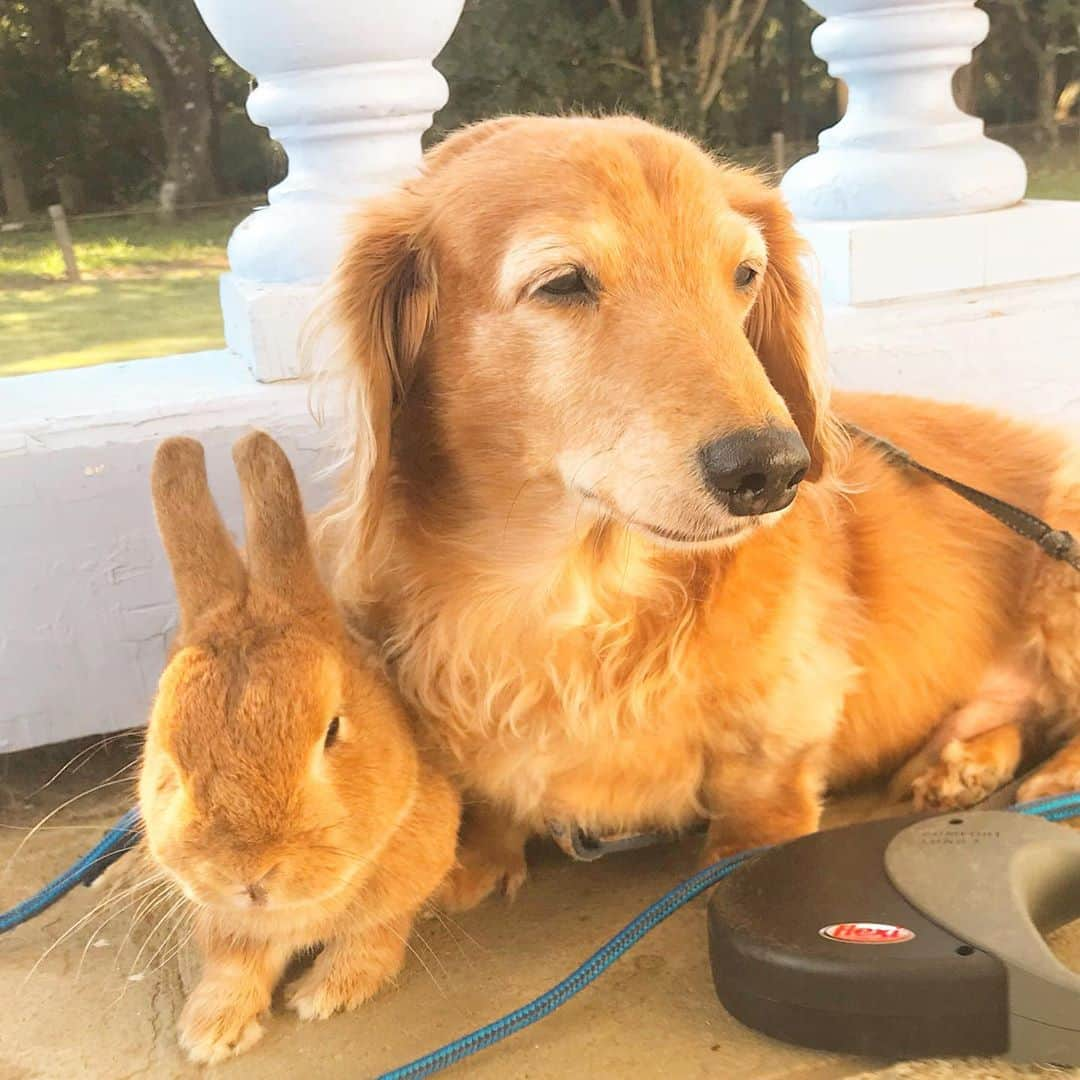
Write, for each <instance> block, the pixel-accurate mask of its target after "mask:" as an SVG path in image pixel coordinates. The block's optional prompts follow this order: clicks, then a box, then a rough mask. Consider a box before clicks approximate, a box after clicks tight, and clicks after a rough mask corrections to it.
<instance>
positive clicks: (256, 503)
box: [139, 432, 459, 1062]
mask: <svg viewBox="0 0 1080 1080" xmlns="http://www.w3.org/2000/svg"><path fill="white" fill-rule="evenodd" d="M234 458H235V462H236V467H237V470H238V472H239V474H240V478H241V483H242V487H243V491H244V504H245V521H246V532H247V557H246V565H245V562H244V561H242V559H241V556H240V554H239V553H238V551H237V550H236V548H235V546H234V545H233V543H232V541H231V540H230V538H229V536H228V533H227V532H226V530H225V527H224V525H223V523H222V521H221V518H220V517H219V515H218V512H217V509H216V507H215V506H214V503H213V500H212V498H211V495H210V492H209V489H208V487H207V481H206V472H205V466H204V461H203V451H202V447H201V446H200V445H199V444H198V443H197V442H194V441H193V440H190V439H169V440H168V441H166V442H165V443H163V444H162V445H161V447H160V448H159V450H158V453H157V457H156V459H155V461H154V469H153V492H154V504H155V509H156V512H157V517H158V524H159V528H160V531H161V535H162V538H163V540H164V543H165V548H166V551H167V553H168V556H169V560H170V562H171V564H172V567H173V575H174V578H175V582H176V589H177V594H178V598H179V602H180V611H181V627H180V633H179V637H178V640H177V642H176V644H175V647H174V651H173V653H172V656H171V659H170V660H169V664H168V667H167V668H166V670H165V673H164V675H163V676H162V679H161V683H160V687H159V689H158V694H157V698H156V701H155V704H154V708H153V712H152V715H151V718H150V726H149V731H148V734H147V739H146V751H145V760H144V763H143V767H142V773H141V776H140V781H139V798H140V804H141V807H142V813H143V818H144V822H145V830H146V840H147V845H148V849H149V853H150V856H151V857H152V858H153V860H154V861H155V862H156V863H157V864H158V865H159V866H160V867H162V868H163V869H164V870H165V871H166V872H167V873H168V875H169V876H170V877H171V878H172V879H174V880H175V882H176V883H177V884H178V885H179V887H180V889H181V890H182V891H183V892H184V894H185V895H186V896H187V898H188V899H189V900H190V902H191V903H192V904H193V905H195V909H196V910H195V926H196V931H195V934H196V941H197V942H198V944H199V946H200V949H201V952H202V955H203V960H204V967H203V972H202V979H201V982H200V983H199V985H198V986H197V988H196V989H195V990H194V992H193V993H192V995H191V997H190V999H189V1000H188V1002H187V1004H186V1006H185V1009H184V1012H183V1014H182V1017H181V1020H180V1040H181V1042H182V1044H183V1046H184V1047H185V1049H186V1050H187V1051H188V1053H189V1055H190V1056H191V1057H192V1058H193V1059H194V1060H196V1061H200V1062H213V1061H217V1060H220V1059H222V1058H224V1057H226V1056H228V1055H230V1054H232V1053H238V1052H240V1051H242V1050H244V1049H246V1048H247V1047H249V1046H250V1045H251V1044H252V1043H253V1042H254V1041H255V1040H256V1039H257V1038H258V1037H259V1035H260V1034H261V1026H260V1023H259V1016H260V1014H261V1013H263V1012H264V1011H265V1010H266V1009H267V1008H268V1007H269V1004H270V997H271V993H272V991H273V989H274V987H275V985H276V984H277V982H278V981H279V980H280V979H281V977H282V974H283V972H284V970H285V966H286V964H287V962H288V961H289V959H290V957H292V956H293V955H294V954H295V953H296V952H297V951H298V950H302V949H305V948H308V947H310V946H313V945H316V944H320V943H321V944H322V945H323V946H324V947H323V949H322V952H321V953H320V955H319V956H318V958H317V959H316V960H315V962H314V964H313V965H312V967H311V968H310V970H308V971H307V973H306V974H304V975H303V976H302V977H301V978H300V979H299V981H298V982H297V983H296V985H295V986H293V987H292V988H291V991H290V994H289V997H288V1000H289V1004H290V1005H291V1006H292V1008H294V1009H296V1010H297V1012H298V1013H299V1014H300V1015H301V1016H303V1017H322V1016H328V1015H330V1014H331V1013H333V1012H335V1011H336V1010H338V1009H347V1008H351V1007H353V1006H355V1005H358V1004H359V1003H360V1002H362V1001H364V1000H365V999H367V998H369V997H370V996H371V995H372V994H374V993H375V992H376V990H377V989H378V988H379V987H380V985H382V984H383V983H384V982H385V981H386V980H387V979H389V978H391V977H393V976H394V975H395V974H396V973H397V971H398V970H399V969H400V967H401V965H402V962H403V959H404V955H405V950H406V943H407V941H408V937H409V933H410V929H411V926H412V922H413V919H414V917H415V915H416V913H417V911H418V909H419V908H420V907H421V906H422V905H423V904H424V903H425V902H426V901H427V899H428V898H429V897H430V896H431V894H432V893H433V892H434V891H435V889H436V888H437V887H438V885H439V884H440V882H441V881H442V880H443V878H444V877H445V876H446V874H447V872H448V871H449V869H450V867H451V865H452V863H453V859H454V844H455V839H456V833H457V823H458V816H459V805H458V798H457V795H456V793H455V791H454V790H453V788H452V787H451V785H450V783H449V782H448V781H447V780H446V779H445V778H444V777H443V776H442V775H441V774H440V773H438V772H437V771H436V770H435V769H434V768H433V767H432V766H431V765H430V764H428V763H427V762H426V761H425V760H424V759H423V758H422V757H421V755H420V753H419V752H418V749H417V746H416V744H415V742H414V739H413V736H412V733H411V731H410V727H409V722H408V720H407V717H406V715H405V713H404V711H403V709H402V706H401V704H400V703H399V701H398V699H397V698H396V696H395V694H394V692H393V690H392V688H391V687H390V686H389V685H388V684H387V683H386V682H385V681H384V679H383V677H382V676H381V675H380V674H378V673H377V671H376V670H375V668H374V667H373V666H372V665H371V664H370V663H369V662H368V660H367V658H366V657H365V655H364V654H363V653H362V652H361V650H360V647H359V646H358V645H357V644H356V643H355V642H353V641H352V640H351V639H350V637H349V635H348V634H347V633H346V631H345V628H344V626H343V624H342V622H341V620H340V618H339V616H338V614H337V612H336V611H335V609H334V607H333V605H332V603H331V601H330V598H329V595H328V594H327V592H326V590H325V589H324V587H323V585H322V583H321V581H320V580H319V577H318V574H317V572H316V568H315V565H314V562H313V559H312V556H311V553H310V551H309V547H308V538H307V530H306V525H305V522H304V517H303V509H302V506H301V502H300V495H299V492H298V490H297V486H296V481H295V479H294V477H293V473H292V469H291V468H290V466H289V463H288V460H287V459H286V457H285V455H284V453H283V452H282V450H281V449H280V447H278V446H277V444H276V443H275V442H273V440H271V439H270V438H269V437H268V436H267V435H264V434H262V433H259V432H256V433H254V434H252V435H250V436H248V437H246V438H245V439H244V440H242V441H241V442H240V443H238V444H237V446H236V448H235V450H234Z"/></svg>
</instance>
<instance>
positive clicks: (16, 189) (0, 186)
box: [0, 130, 30, 221]
mask: <svg viewBox="0 0 1080 1080" xmlns="http://www.w3.org/2000/svg"><path fill="white" fill-rule="evenodd" d="M0 192H2V193H3V196H4V206H5V207H6V209H7V216H8V217H9V218H11V219H12V220H13V221H25V220H26V219H27V218H28V217H29V216H30V197H29V196H28V195H27V194H26V181H25V179H24V178H23V171H22V163H21V162H20V160H19V148H18V146H17V145H16V143H15V140H14V139H13V138H12V137H11V136H10V135H8V133H7V132H6V131H3V130H0Z"/></svg>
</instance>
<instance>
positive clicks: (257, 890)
mask: <svg viewBox="0 0 1080 1080" xmlns="http://www.w3.org/2000/svg"><path fill="white" fill-rule="evenodd" d="M244 891H245V892H246V893H247V895H248V899H250V900H251V903H252V905H253V906H254V907H259V906H261V905H262V904H265V903H266V886H265V885H263V884H262V883H261V882H258V881H253V882H251V884H250V885H247V886H246V887H245V889H244Z"/></svg>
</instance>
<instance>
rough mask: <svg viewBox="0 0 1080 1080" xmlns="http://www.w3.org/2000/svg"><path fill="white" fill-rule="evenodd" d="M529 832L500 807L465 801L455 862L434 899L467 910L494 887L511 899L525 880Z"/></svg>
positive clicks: (451, 907)
mask: <svg viewBox="0 0 1080 1080" xmlns="http://www.w3.org/2000/svg"><path fill="white" fill-rule="evenodd" d="M530 832H531V829H529V827H528V826H527V825H523V824H521V822H519V821H515V820H514V818H513V817H512V816H511V815H510V813H509V811H507V810H504V809H502V808H501V807H498V806H495V805H493V804H492V803H487V802H467V803H466V806H465V812H464V816H463V818H462V821H461V832H460V834H459V837H458V852H457V865H456V866H455V867H454V869H453V870H451V871H450V874H449V876H448V877H447V879H446V881H445V882H444V883H443V886H442V888H441V890H440V891H439V894H438V896H437V897H436V900H437V903H439V904H440V905H441V906H442V907H445V908H446V909H447V910H448V911H467V910H468V909H469V908H471V907H475V906H476V905H477V904H479V903H480V901H481V900H484V899H486V898H487V897H488V896H490V895H491V894H492V893H493V892H495V891H496V890H499V891H500V892H502V894H503V895H504V896H507V897H509V898H511V899H512V898H513V896H514V894H515V893H516V892H517V891H518V889H520V888H521V886H522V884H524V882H525V874H526V866H525V842H526V840H528V838H529V833H530Z"/></svg>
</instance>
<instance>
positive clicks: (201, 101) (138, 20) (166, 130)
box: [97, 0, 218, 203]
mask: <svg viewBox="0 0 1080 1080" xmlns="http://www.w3.org/2000/svg"><path fill="white" fill-rule="evenodd" d="M97 2H98V6H99V9H100V10H101V11H102V12H104V13H105V14H107V15H108V16H110V17H111V19H112V21H113V23H114V24H115V26H116V30H117V33H118V34H119V37H120V40H121V41H122V43H123V45H124V47H125V49H126V50H127V52H128V53H129V54H130V56H131V58H132V59H133V60H134V61H135V62H136V63H137V64H138V65H139V67H140V68H142V70H143V73H144V74H145V75H146V78H147V80H148V81H149V83H150V86H151V87H152V89H153V91H154V98H155V100H156V103H157V108H158V115H159V117H160V121H161V133H162V137H163V139H164V143H165V176H164V180H163V182H164V183H173V184H175V185H176V189H175V190H176V197H177V199H178V201H180V202H181V203H188V202H198V201H200V200H206V199H211V198H213V197H214V196H215V195H216V194H217V192H218V182H217V174H216V170H215V163H214V123H215V111H214V91H213V81H212V74H211V61H212V56H213V52H214V51H215V46H214V43H213V39H212V38H211V37H210V35H209V33H208V32H207V30H206V27H205V26H204V25H203V22H202V19H201V18H200V17H199V13H198V11H197V10H196V8H195V5H194V4H193V3H192V2H191V0H183V2H180V3H173V2H170V0H97Z"/></svg>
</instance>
